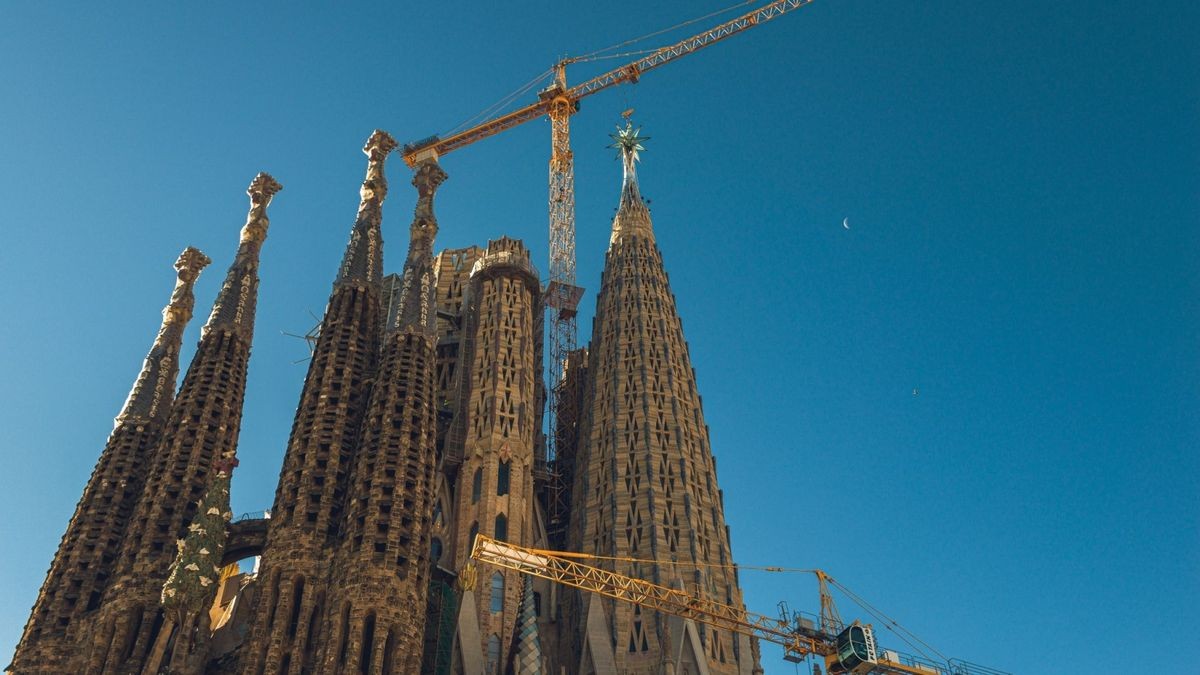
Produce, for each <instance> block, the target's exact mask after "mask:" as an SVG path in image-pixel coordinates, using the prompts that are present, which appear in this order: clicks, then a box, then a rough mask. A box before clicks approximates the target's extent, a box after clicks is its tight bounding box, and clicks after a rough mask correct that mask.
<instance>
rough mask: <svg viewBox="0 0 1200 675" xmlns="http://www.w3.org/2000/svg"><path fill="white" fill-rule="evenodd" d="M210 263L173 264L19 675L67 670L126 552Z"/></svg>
mask: <svg viewBox="0 0 1200 675" xmlns="http://www.w3.org/2000/svg"><path fill="white" fill-rule="evenodd" d="M209 262H210V261H209V259H208V257H207V256H205V255H204V254H203V253H201V252H200V251H199V250H198V249H195V248H191V247H188V248H186V249H184V251H183V253H181V254H180V256H179V259H178V260H177V261H175V271H176V275H177V278H176V281H175V290H174V291H173V292H172V293H171V300H170V302H169V303H168V304H167V306H166V308H164V309H163V321H162V327H161V328H160V329H159V331H158V336H157V337H156V338H155V339H154V344H153V345H152V346H151V347H150V353H149V354H148V355H147V356H146V360H145V363H144V364H143V365H142V370H141V372H140V373H139V374H138V377H137V379H136V380H135V381H134V384H133V389H132V390H131V391H130V392H129V397H128V399H127V400H126V401H125V405H124V406H123V407H122V409H121V412H120V414H118V415H117V418H116V427H115V428H114V429H113V432H112V434H111V435H110V436H109V437H108V442H107V443H106V444H105V446H104V450H103V451H102V452H101V453H100V460H99V461H98V462H97V463H96V468H95V470H93V472H92V477H91V479H89V480H88V484H87V487H86V488H84V491H83V496H82V497H81V498H80V500H79V504H78V505H77V506H76V507H75V515H74V516H73V517H72V518H71V522H70V524H69V525H68V526H67V531H66V533H65V534H64V535H63V538H62V543H60V544H59V547H58V551H57V553H56V554H55V556H54V561H53V562H52V563H51V564H50V571H49V572H48V573H47V575H46V581H45V583H44V584H43V585H42V590H41V592H40V593H39V594H38V599H37V602H36V604H34V606H33V613H32V614H31V615H30V617H29V622H28V623H27V624H26V626H25V633H24V635H23V636H22V638H21V643H20V644H19V645H18V646H17V653H16V656H15V657H14V659H13V669H14V672H18V673H64V672H69V671H70V668H69V667H68V665H69V663H70V659H71V657H72V656H73V655H74V654H75V652H76V643H77V642H78V639H79V638H78V635H79V623H80V618H81V616H82V615H83V614H84V613H86V612H90V611H91V610H94V609H96V608H97V607H98V606H99V604H100V598H101V596H102V594H103V592H104V589H105V587H106V586H107V584H108V580H109V577H110V576H111V574H112V571H113V562H114V559H115V558H116V556H117V553H118V552H119V551H120V548H121V541H122V538H123V537H124V535H125V529H126V526H127V524H128V520H129V514H130V511H131V510H132V509H133V506H134V503H135V502H136V500H137V495H138V494H139V493H140V491H141V488H142V483H143V480H144V478H145V474H144V472H143V468H144V466H145V464H146V459H147V455H148V453H149V452H150V450H151V449H152V448H153V447H154V444H155V443H156V442H157V441H158V439H159V436H160V435H161V433H162V423H163V421H164V420H165V419H166V417H167V415H168V414H169V413H170V411H171V404H172V401H173V396H174V392H175V379H176V377H178V375H179V347H180V344H181V343H182V341H183V331H184V328H185V327H186V326H187V323H188V321H189V320H190V319H191V318H192V307H193V305H194V304H195V301H194V299H193V295H192V288H193V286H194V285H195V282H196V278H197V277H199V276H200V272H201V270H203V269H204V267H205V266H206V265H208V264H209Z"/></svg>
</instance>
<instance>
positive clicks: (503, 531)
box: [495, 513, 508, 541]
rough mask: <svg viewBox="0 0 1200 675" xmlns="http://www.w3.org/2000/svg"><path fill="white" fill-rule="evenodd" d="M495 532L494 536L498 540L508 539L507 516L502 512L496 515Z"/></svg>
mask: <svg viewBox="0 0 1200 675" xmlns="http://www.w3.org/2000/svg"><path fill="white" fill-rule="evenodd" d="M495 532H496V534H495V537H496V538H497V539H499V540H500V541H507V540H508V517H507V516H505V515H504V514H503V513H501V514H500V515H498V516H496V530H495Z"/></svg>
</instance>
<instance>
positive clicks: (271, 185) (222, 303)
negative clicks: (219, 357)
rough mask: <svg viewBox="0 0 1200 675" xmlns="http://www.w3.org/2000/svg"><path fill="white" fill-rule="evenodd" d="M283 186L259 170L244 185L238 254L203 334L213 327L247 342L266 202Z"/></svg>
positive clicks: (266, 223)
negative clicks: (246, 205) (246, 207)
mask: <svg viewBox="0 0 1200 675" xmlns="http://www.w3.org/2000/svg"><path fill="white" fill-rule="evenodd" d="M282 189H283V186H282V185H280V184H279V183H278V182H276V181H275V179H274V178H272V177H271V175H270V174H267V173H260V174H258V175H257V176H255V177H254V180H253V181H251V182H250V187H248V188H246V194H247V195H249V196H250V213H248V214H247V215H246V224H245V225H244V226H243V227H242V235H241V242H240V244H239V245H238V251H237V256H236V257H235V258H234V260H233V264H232V265H230V266H229V273H228V274H227V275H226V276H225V284H224V285H222V286H221V291H220V293H218V294H217V301H216V302H215V303H213V309H212V314H211V315H210V316H209V317H208V323H206V324H205V325H204V334H205V335H207V334H208V333H209V331H213V330H218V329H221V330H230V331H233V332H235V333H237V334H238V335H240V336H241V337H242V338H243V339H244V340H246V342H249V341H250V338H251V336H252V335H253V334H254V312H255V310H256V305H257V302H258V254H259V252H260V251H261V250H262V245H263V242H264V241H266V240H267V227H269V226H270V224H271V221H270V219H268V218H267V206H269V205H270V204H271V199H272V198H273V197H274V196H275V193H277V192H279V191H280V190H282Z"/></svg>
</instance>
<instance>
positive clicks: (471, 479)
mask: <svg viewBox="0 0 1200 675" xmlns="http://www.w3.org/2000/svg"><path fill="white" fill-rule="evenodd" d="M466 295H467V302H466V307H465V308H464V310H465V311H464V321H463V324H464V326H463V336H462V345H463V347H462V354H461V363H462V366H461V367H462V368H464V370H463V372H464V373H465V377H464V378H463V379H462V381H461V386H462V388H461V389H460V393H459V400H460V401H461V402H462V403H461V406H460V407H459V410H458V414H457V416H456V418H455V425H454V427H455V433H453V434H452V436H453V439H454V440H453V441H452V442H451V443H450V445H449V446H448V447H447V452H448V453H450V454H453V455H455V456H456V457H461V466H460V467H459V469H458V472H457V480H456V482H455V486H454V489H453V495H454V496H453V505H452V507H451V510H450V511H449V512H450V513H452V514H453V524H452V527H451V530H450V532H449V534H448V539H447V540H446V541H445V547H446V549H447V551H446V552H445V553H444V554H443V555H444V556H445V557H447V558H449V560H453V564H452V569H454V570H461V569H463V568H464V567H466V566H467V565H468V564H469V562H470V553H471V545H472V543H473V540H474V538H475V534H476V533H479V532H483V533H485V534H488V535H491V536H493V537H496V538H498V539H502V540H507V541H513V542H516V543H521V544H526V545H532V544H533V543H534V539H535V537H534V532H535V529H537V528H538V527H539V525H538V521H537V518H536V517H535V511H534V509H535V507H534V504H535V499H534V493H533V469H534V462H535V457H536V447H537V441H538V431H539V429H540V426H541V424H540V421H541V415H540V403H541V401H540V388H539V382H540V378H541V348H540V343H541V340H540V337H541V334H542V331H541V320H540V317H541V309H542V308H541V290H540V285H539V283H538V275H537V271H536V270H535V269H534V267H533V264H532V263H531V261H530V259H529V251H528V250H526V249H525V246H524V244H522V243H521V242H520V241H518V240H515V239H510V238H508V237H502V238H500V239H497V240H495V241H491V242H489V243H488V247H487V251H486V253H484V255H483V256H482V257H480V258H479V259H478V261H477V262H476V263H475V264H474V266H473V268H472V270H471V276H470V282H469V285H468V290H467V294H466ZM437 548H440V546H438V547H435V550H436V549H437ZM449 560H447V563H446V564H447V566H450V564H449ZM469 586H470V587H464V588H463V589H462V595H461V598H460V610H459V614H458V627H457V631H456V633H457V638H456V640H457V644H458V648H459V657H460V659H461V665H462V669H463V670H464V672H468V673H470V672H488V673H492V672H496V670H497V668H498V667H500V666H501V665H502V664H504V663H506V662H507V661H508V657H509V652H510V648H511V643H512V636H513V634H514V631H515V628H516V622H517V618H518V616H519V609H520V603H521V597H522V590H521V588H522V587H521V580H520V578H519V575H517V574H513V573H506V572H504V571H500V570H486V574H483V575H480V576H479V577H478V582H477V583H476V584H474V585H469ZM535 628H536V626H535Z"/></svg>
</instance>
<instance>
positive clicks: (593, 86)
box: [402, 0, 812, 534]
mask: <svg viewBox="0 0 1200 675" xmlns="http://www.w3.org/2000/svg"><path fill="white" fill-rule="evenodd" d="M756 1H757V0H750V2H747V3H745V4H754V2H756ZM810 2H812V0H775V1H774V2H768V3H767V4H764V5H762V6H761V7H758V8H757V9H754V10H752V11H750V12H747V13H745V14H742V15H741V16H738V17H736V18H734V19H731V20H729V21H726V22H724V23H722V24H720V25H717V26H714V27H712V28H710V29H708V30H706V31H704V32H703V33H698V34H696V35H693V36H691V37H689V38H687V39H685V40H681V41H679V42H676V43H674V44H672V45H669V46H666V47H662V48H660V49H657V50H654V51H653V52H651V53H649V54H647V55H645V56H642V57H641V58H639V59H637V60H635V61H632V62H630V63H627V64H625V65H623V66H620V67H619V68H614V69H613V70H610V71H608V72H607V73H604V74H602V75H598V76H596V77H593V78H592V79H590V80H587V81H586V82H583V83H582V84H577V85H575V86H568V85H567V66H568V65H570V64H572V63H577V62H579V61H580V60H583V59H582V58H567V59H564V60H562V61H559V62H558V63H556V64H554V66H553V68H552V69H551V71H552V73H553V81H552V82H551V84H550V86H548V87H546V88H545V89H543V90H541V91H540V92H538V100H537V101H535V102H533V103H530V104H529V105H526V106H525V107H523V108H520V109H518V110H514V111H512V112H509V113H506V114H503V115H500V116H498V117H494V118H492V119H489V120H487V121H485V122H482V123H480V124H477V125H475V126H473V127H471V128H470V129H467V130H465V131H460V132H458V133H455V134H453V135H451V136H448V137H447V138H439V137H437V136H431V137H429V138H426V139H424V140H421V141H417V142H414V143H409V144H407V145H405V146H404V147H403V149H402V154H403V156H404V161H405V163H407V164H408V165H409V166H410V167H416V165H417V163H418V162H421V161H425V160H429V159H433V160H437V158H438V157H440V156H442V155H445V154H446V153H448V152H452V151H454V150H458V149H459V148H463V147H466V146H468V145H470V144H472V143H475V142H476V141H481V140H483V139H485V138H488V137H490V136H495V135H496V134H498V133H500V132H502V131H505V130H507V129H511V128H513V127H515V126H518V125H521V124H524V123H525V122H529V121H530V120H535V119H539V118H541V117H542V116H543V115H546V116H548V117H549V118H550V200H549V205H550V246H549V248H550V269H549V279H548V280H547V285H546V289H545V294H544V297H545V303H546V308H547V311H548V312H550V313H551V315H550V316H549V317H547V319H548V321H547V322H548V324H549V339H550V367H549V369H548V372H547V387H546V392H547V399H548V405H547V416H548V418H549V420H548V421H549V432H548V433H547V435H546V439H547V459H549V460H551V461H553V460H554V459H555V457H556V456H557V454H558V453H557V450H558V443H559V441H558V437H559V433H560V432H559V429H558V421H559V418H560V417H570V418H572V419H573V418H574V416H573V415H571V413H572V412H573V411H567V410H564V409H563V407H562V406H563V405H565V404H567V402H566V401H565V400H564V397H562V396H561V395H560V393H561V392H559V391H558V389H559V387H560V386H561V384H562V378H563V366H564V364H565V362H566V358H567V355H568V354H570V353H571V352H573V351H574V350H575V347H576V322H575V315H576V312H577V308H578V305H579V300H580V298H581V297H582V296H583V289H582V288H580V287H578V286H576V284H575V162H574V155H573V154H572V152H571V133H570V120H571V115H573V114H575V113H576V112H578V110H579V102H580V101H581V100H582V99H584V98H586V97H588V96H591V95H592V94H596V93H599V92H601V91H604V90H605V89H608V88H610V87H614V86H616V85H618V84H622V83H625V82H637V81H638V80H639V79H640V78H641V76H642V74H643V73H646V72H648V71H650V70H653V69H655V68H658V67H660V66H664V65H666V64H668V63H671V62H672V61H676V60H678V59H681V58H683V57H685V56H687V55H689V54H693V53H695V52H698V51H700V50H701V49H703V48H705V47H708V46H711V45H714V44H716V43H718V42H720V41H722V40H725V39H727V38H730V37H733V36H734V35H737V34H738V33H742V32H744V31H746V30H749V29H750V28H753V27H755V26H757V25H760V24H763V23H766V22H767V21H770V20H772V19H775V18H777V17H780V16H783V15H784V14H787V13H788V12H791V11H793V10H796V9H799V8H801V7H803V6H805V5H807V4H809V3H810ZM718 13H720V12H718ZM709 16H711V15H709ZM702 18H706V17H702ZM687 23H692V22H690V21H689V22H687ZM551 493H552V494H551V496H550V497H549V500H548V501H549V503H548V505H547V507H548V510H549V514H548V515H549V520H550V522H549V523H547V526H548V528H549V529H550V531H551V533H552V534H553V533H556V532H558V531H559V528H561V526H562V525H563V523H562V517H563V515H564V514H565V509H566V504H564V503H562V495H563V492H562V486H552V488H551Z"/></svg>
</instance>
